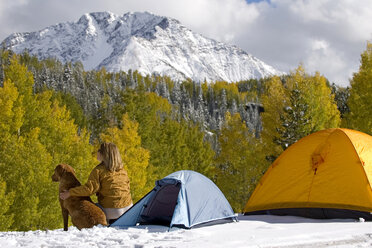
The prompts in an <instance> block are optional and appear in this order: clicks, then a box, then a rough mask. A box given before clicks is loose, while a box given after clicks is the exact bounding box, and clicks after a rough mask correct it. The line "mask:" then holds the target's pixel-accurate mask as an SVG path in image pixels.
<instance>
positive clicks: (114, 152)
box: [98, 143, 123, 171]
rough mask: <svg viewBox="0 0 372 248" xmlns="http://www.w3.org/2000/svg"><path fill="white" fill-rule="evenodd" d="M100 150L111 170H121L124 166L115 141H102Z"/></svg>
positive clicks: (104, 162)
mask: <svg viewBox="0 0 372 248" xmlns="http://www.w3.org/2000/svg"><path fill="white" fill-rule="evenodd" d="M98 152H99V153H100V154H101V156H102V162H103V164H104V165H105V167H106V169H107V170H109V171H119V170H121V169H122V168H123V162H122V160H121V156H120V152H119V149H118V148H117V146H116V145H115V144H113V143H102V144H101V146H100V148H99V149H98Z"/></svg>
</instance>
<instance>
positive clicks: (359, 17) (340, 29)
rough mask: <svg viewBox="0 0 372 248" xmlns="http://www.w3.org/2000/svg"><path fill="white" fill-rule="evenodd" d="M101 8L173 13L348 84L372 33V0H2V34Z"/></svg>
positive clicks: (281, 64) (271, 57)
mask: <svg viewBox="0 0 372 248" xmlns="http://www.w3.org/2000/svg"><path fill="white" fill-rule="evenodd" d="M96 11H111V12H113V13H115V14H118V15H123V14H124V13H126V12H129V11H149V12H152V13H154V14H158V15H162V16H168V17H172V18H175V19H177V20H179V21H180V22H181V23H182V24H183V25H185V26H186V27H188V28H189V29H191V30H193V31H195V32H198V33H201V34H203V35H204V36H206V37H210V38H213V39H216V40H218V41H222V42H226V43H229V44H233V45H237V46H239V47H241V48H242V49H244V50H245V51H247V52H248V53H250V54H252V55H253V56H255V57H257V58H259V59H261V60H263V61H264V62H266V63H267V64H269V65H271V66H274V67H275V68H277V69H279V70H282V71H284V72H289V71H291V70H294V69H295V68H296V67H297V66H298V65H299V64H300V63H302V64H303V65H304V66H305V69H306V71H307V72H308V73H311V74H312V73H314V72H315V71H319V72H320V73H321V74H323V75H324V76H326V77H327V78H328V79H329V80H330V81H331V82H335V83H337V84H339V85H344V86H346V85H348V84H349V79H350V78H352V75H353V73H354V72H356V71H358V69H359V63H360V62H359V61H360V54H361V53H362V52H363V51H364V50H365V48H366V44H367V41H368V40H369V41H371V40H372V25H370V24H371V23H372V1H371V0H358V1H351V0H262V1H260V0H228V1H226V0H177V1H174V0H157V1H153V0H136V1H133V0H105V1H102V0H79V1H76V0H63V1H61V0H12V1H9V0H0V41H2V40H3V39H5V38H6V37H7V36H8V35H10V34H11V33H14V32H26V31H36V30H40V29H42V28H45V27H47V26H50V25H54V24H56V23H60V22H66V21H77V20H78V19H79V18H80V17H81V16H82V15H83V14H85V13H89V12H96Z"/></svg>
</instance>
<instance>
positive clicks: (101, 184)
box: [60, 143, 133, 224]
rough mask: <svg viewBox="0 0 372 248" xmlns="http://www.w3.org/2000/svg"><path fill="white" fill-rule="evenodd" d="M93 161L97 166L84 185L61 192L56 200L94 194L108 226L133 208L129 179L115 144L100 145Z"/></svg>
mask: <svg viewBox="0 0 372 248" xmlns="http://www.w3.org/2000/svg"><path fill="white" fill-rule="evenodd" d="M97 160H98V161H100V162H101V163H100V164H99V165H97V166H96V167H95V168H94V169H93V170H92V172H91V173H90V175H89V178H88V181H87V182H86V184H85V185H81V186H78V187H75V188H71V189H69V190H68V191H65V192H62V193H61V194H60V198H61V199H62V200H65V199H67V198H69V197H70V196H90V195H93V194H94V193H96V194H97V196H98V204H97V205H99V206H100V207H101V208H102V209H103V211H104V212H105V214H106V219H107V223H109V224H111V223H113V222H114V221H115V220H116V219H117V218H119V217H120V216H121V215H122V214H123V213H125V211H127V210H128V209H129V208H130V207H131V206H132V205H133V204H132V197H131V194H130V185H129V178H128V174H127V172H126V170H125V169H124V168H123V163H122V160H121V156H120V153H119V149H118V148H117V147H116V145H115V144H113V143H103V144H101V146H100V148H99V150H98V152H97Z"/></svg>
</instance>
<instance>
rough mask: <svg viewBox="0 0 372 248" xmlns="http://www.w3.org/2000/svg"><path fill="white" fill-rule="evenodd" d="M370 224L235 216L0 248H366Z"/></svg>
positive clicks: (101, 230)
mask: <svg viewBox="0 0 372 248" xmlns="http://www.w3.org/2000/svg"><path fill="white" fill-rule="evenodd" d="M371 230H372V223H371V222H355V221H353V220H311V219H305V218H300V217H290V216H240V221H239V222H238V223H230V224H222V225H215V226H209V227H201V228H196V229H191V230H185V229H177V228H172V230H170V231H168V228H167V227H163V226H137V227H133V228H129V229H121V230H120V229H115V228H112V227H108V228H107V227H94V228H92V229H83V230H81V231H79V230H77V229H76V227H70V228H69V230H68V232H64V231H63V229H59V230H48V231H29V232H0V247H7V248H13V247H14V248H15V247H30V248H31V247H32V248H33V247H35V248H39V247H48V248H57V247H76V248H88V247H89V248H92V247H146V248H152V247H177V248H191V247H192V248H199V247H200V248H201V247H203V248H205V247H214V248H229V247H231V248H237V247H238V248H240V247H241V248H243V247H244V248H248V247H251V248H269V247H270V248H272V247H276V248H280V247H281V248H319V247H324V248H325V247H327V248H330V247H334V248H336V247H337V248H353V247H355V248H356V247H358V248H362V247H369V248H370V247H372V234H371Z"/></svg>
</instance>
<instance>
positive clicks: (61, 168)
mask: <svg viewBox="0 0 372 248" xmlns="http://www.w3.org/2000/svg"><path fill="white" fill-rule="evenodd" d="M68 172H70V173H72V174H73V175H75V171H74V169H73V168H72V167H71V166H69V165H68V164H59V165H57V166H56V168H55V169H54V174H53V175H52V181H53V182H59V181H60V180H61V178H62V177H63V176H64V175H65V174H66V173H68Z"/></svg>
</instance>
